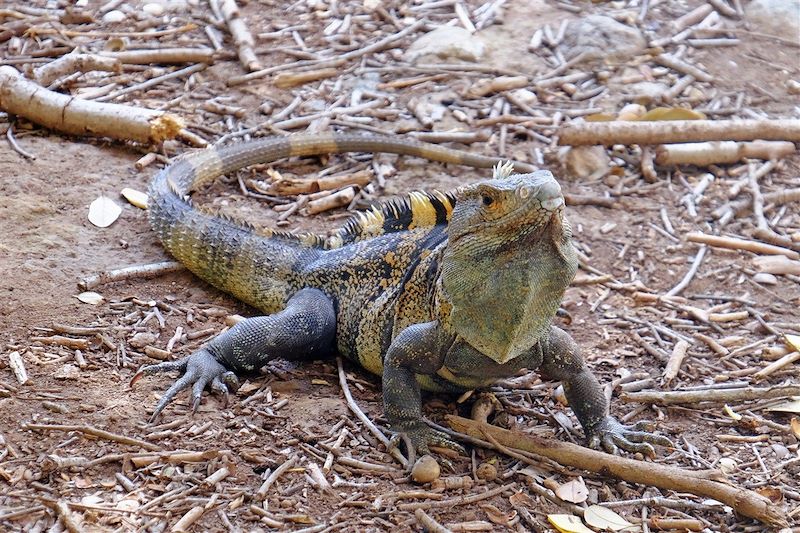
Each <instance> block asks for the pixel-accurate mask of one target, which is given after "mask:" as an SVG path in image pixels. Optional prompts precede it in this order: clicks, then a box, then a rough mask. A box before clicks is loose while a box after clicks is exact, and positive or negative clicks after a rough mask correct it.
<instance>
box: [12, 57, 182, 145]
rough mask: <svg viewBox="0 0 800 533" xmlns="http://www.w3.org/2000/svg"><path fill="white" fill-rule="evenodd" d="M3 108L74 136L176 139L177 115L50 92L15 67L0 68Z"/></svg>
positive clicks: (152, 141)
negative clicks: (23, 75) (27, 78)
mask: <svg viewBox="0 0 800 533" xmlns="http://www.w3.org/2000/svg"><path fill="white" fill-rule="evenodd" d="M0 109H2V110H3V111H6V112H7V113H10V114H14V115H18V116H21V117H24V118H26V119H28V120H30V121H31V122H34V123H36V124H40V125H42V126H45V127H47V128H51V129H54V130H56V131H60V132H63V133H68V134H71V135H94V136H99V137H111V138H112V139H121V140H131V141H137V142H142V143H160V142H162V141H165V140H167V139H172V138H174V137H175V136H176V135H177V134H178V131H180V128H181V127H182V124H181V121H180V119H179V118H178V117H176V116H174V115H170V114H167V113H164V112H163V111H153V110H151V109H144V108H140V107H132V106H125V105H118V104H100V103H97V102H91V101H86V100H79V99H77V98H72V97H70V96H68V95H65V94H61V93H57V92H53V91H49V90H47V89H45V88H44V87H41V86H40V85H38V84H36V83H34V82H32V81H28V80H26V79H24V78H23V77H22V75H21V74H20V73H19V72H18V71H17V70H16V69H14V68H13V67H9V66H2V67H0Z"/></svg>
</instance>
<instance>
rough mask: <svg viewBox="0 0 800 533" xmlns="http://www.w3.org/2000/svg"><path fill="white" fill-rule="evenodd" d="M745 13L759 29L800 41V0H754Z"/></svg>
mask: <svg viewBox="0 0 800 533" xmlns="http://www.w3.org/2000/svg"><path fill="white" fill-rule="evenodd" d="M744 14H745V18H746V19H747V21H748V22H750V23H751V24H752V25H753V26H755V28H754V29H756V30H757V31H760V32H762V33H771V34H773V35H778V36H779V37H783V38H784V39H789V40H790V41H794V42H796V43H798V42H800V0H753V1H752V2H750V3H749V4H747V7H746V8H745V10H744Z"/></svg>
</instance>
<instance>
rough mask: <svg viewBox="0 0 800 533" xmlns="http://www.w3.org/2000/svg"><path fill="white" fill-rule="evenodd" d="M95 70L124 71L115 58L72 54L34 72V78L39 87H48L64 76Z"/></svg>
mask: <svg viewBox="0 0 800 533" xmlns="http://www.w3.org/2000/svg"><path fill="white" fill-rule="evenodd" d="M93 70H103V71H106V72H117V73H119V72H121V70H122V63H120V62H119V60H117V59H114V58H113V57H104V56H101V55H97V54H77V53H75V52H71V53H69V54H66V55H63V56H61V57H60V58H58V59H56V60H55V61H51V62H50V63H47V64H45V65H43V66H41V67H39V68H37V69H36V70H34V71H33V78H34V79H35V80H36V82H37V83H38V84H39V85H42V86H44V87H47V86H48V85H50V84H51V83H53V82H54V81H56V80H57V79H58V78H60V77H62V76H66V75H68V74H72V73H73V72H91V71H93Z"/></svg>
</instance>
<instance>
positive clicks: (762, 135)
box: [558, 119, 800, 146]
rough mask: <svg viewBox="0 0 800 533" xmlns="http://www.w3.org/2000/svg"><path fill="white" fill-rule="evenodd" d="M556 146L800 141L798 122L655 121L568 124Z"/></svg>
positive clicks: (793, 120) (787, 120) (789, 120)
mask: <svg viewBox="0 0 800 533" xmlns="http://www.w3.org/2000/svg"><path fill="white" fill-rule="evenodd" d="M558 135H559V139H558V143H559V144H562V145H571V146H577V145H582V144H602V145H606V146H609V145H612V144H666V143H686V142H702V141H752V140H755V139H761V140H765V141H791V142H797V141H800V120H797V119H783V120H662V121H654V122H638V121H619V120H618V121H613V122H581V123H578V122H570V123H568V124H567V125H565V126H563V127H562V128H561V129H560V130H559V132H558Z"/></svg>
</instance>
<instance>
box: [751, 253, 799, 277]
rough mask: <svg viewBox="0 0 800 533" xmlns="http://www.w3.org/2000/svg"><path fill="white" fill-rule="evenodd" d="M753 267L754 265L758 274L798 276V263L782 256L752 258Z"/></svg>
mask: <svg viewBox="0 0 800 533" xmlns="http://www.w3.org/2000/svg"><path fill="white" fill-rule="evenodd" d="M753 265H755V267H756V268H757V269H758V271H759V272H767V273H769V274H778V275H786V274H792V275H794V276H800V261H792V260H791V259H789V258H788V257H786V256H784V255H762V256H758V257H754V258H753Z"/></svg>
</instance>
